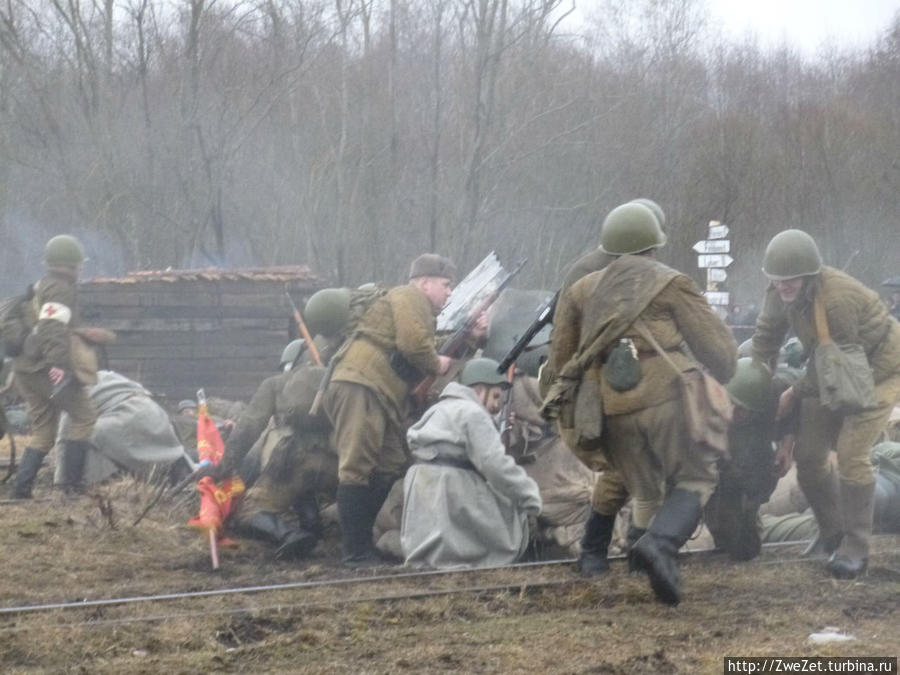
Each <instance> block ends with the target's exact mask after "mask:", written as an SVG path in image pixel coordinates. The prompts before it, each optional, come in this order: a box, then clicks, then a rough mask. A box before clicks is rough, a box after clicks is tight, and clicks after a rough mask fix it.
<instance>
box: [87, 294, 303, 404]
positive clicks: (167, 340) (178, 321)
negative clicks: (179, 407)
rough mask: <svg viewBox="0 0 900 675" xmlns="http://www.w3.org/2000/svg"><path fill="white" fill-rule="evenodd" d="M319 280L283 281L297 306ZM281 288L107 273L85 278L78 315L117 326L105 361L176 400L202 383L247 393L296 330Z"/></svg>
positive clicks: (216, 392)
mask: <svg viewBox="0 0 900 675" xmlns="http://www.w3.org/2000/svg"><path fill="white" fill-rule="evenodd" d="M320 287H321V284H319V283H318V282H317V281H315V280H314V279H313V280H308V279H306V280H295V281H289V282H288V289H289V290H290V293H291V296H292V297H293V298H294V302H295V303H296V304H297V306H298V307H300V308H301V309H302V307H303V304H304V303H305V302H306V299H307V298H308V297H309V296H310V295H311V294H312V293H314V292H315V291H316V290H318V289H319V288H320ZM284 291H285V281H284V279H278V280H275V279H272V280H269V279H245V278H243V279H184V280H176V281H171V280H165V281H156V280H151V281H140V282H131V283H110V282H109V281H108V280H106V281H98V282H91V281H88V282H85V283H83V284H82V285H81V287H80V292H79V302H80V304H81V312H82V317H83V321H84V323H86V324H91V325H97V326H102V327H104V328H109V329H112V330H114V331H115V332H116V334H117V339H116V342H115V343H113V344H111V345H108V346H107V347H106V357H107V363H108V367H109V368H110V369H112V370H115V371H117V372H119V373H122V374H123V375H125V376H127V377H129V378H132V379H134V380H136V381H138V382H140V383H142V384H143V385H144V386H145V387H146V388H147V389H149V390H150V391H151V392H153V393H154V394H157V395H160V396H162V397H164V399H165V400H166V402H167V403H169V404H171V405H175V404H176V403H177V402H178V401H179V400H181V399H184V398H194V396H195V394H196V392H197V389H199V388H201V387H202V388H204V389H205V390H206V393H207V395H208V396H216V397H220V398H226V399H231V400H238V401H240V400H243V401H246V400H249V398H250V397H251V396H252V395H253V393H254V392H255V391H256V388H257V387H258V386H259V383H260V382H262V380H263V379H265V378H266V377H268V376H269V375H271V374H273V373H274V372H276V370H277V367H278V359H279V357H280V355H281V351H282V349H284V346H285V345H286V344H287V343H288V342H289V341H290V340H292V339H294V337H295V336H296V335H297V333H298V331H297V329H296V326H295V324H294V319H293V315H292V313H291V309H290V306H289V305H288V303H287V300H286V299H285V297H284Z"/></svg>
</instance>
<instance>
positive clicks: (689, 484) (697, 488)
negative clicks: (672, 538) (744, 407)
mask: <svg viewBox="0 0 900 675" xmlns="http://www.w3.org/2000/svg"><path fill="white" fill-rule="evenodd" d="M681 408H682V406H681V401H679V400H678V399H672V400H670V401H666V402H664V403H661V404H659V405H656V406H653V407H650V408H645V409H644V410H638V411H636V412H633V413H627V414H624V415H609V416H607V417H605V418H604V424H605V428H604V431H603V447H604V450H605V452H606V453H607V457H608V458H609V461H610V463H611V464H612V466H613V468H614V469H616V471H618V472H619V473H620V474H621V476H622V479H623V482H624V484H625V487H626V488H627V490H628V492H629V493H630V494H631V497H632V499H633V511H632V518H633V520H634V525H635V526H636V527H640V528H644V529H646V528H647V527H649V525H650V520H651V519H652V517H653V515H654V514H655V513H656V511H657V510H659V507H660V506H661V505H662V503H663V501H664V500H665V498H666V495H668V494H669V492H671V490H672V489H674V488H681V489H683V490H688V491H690V492H694V493H696V494H697V495H698V496H699V497H700V503H701V504H705V503H706V501H707V500H708V499H709V497H710V495H711V494H712V493H713V490H715V487H716V482H717V480H718V475H719V474H718V467H717V463H718V460H719V457H720V455H719V454H718V453H717V452H715V451H714V450H710V449H709V448H706V447H700V448H697V447H694V446H693V445H692V444H691V442H690V438H689V435H688V429H687V426H686V424H685V420H684V414H683V412H682V409H681Z"/></svg>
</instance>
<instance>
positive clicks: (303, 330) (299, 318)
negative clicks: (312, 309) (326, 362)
mask: <svg viewBox="0 0 900 675" xmlns="http://www.w3.org/2000/svg"><path fill="white" fill-rule="evenodd" d="M284 296H285V297H286V298H287V301H288V304H289V305H290V306H291V311H292V312H293V313H294V321H296V322H297V328H299V329H300V334H301V335H302V336H303V339H304V340H306V347H307V348H308V349H309V353H310V354H312V357H313V361H315V362H316V365H317V366H321V365H322V357H321V356H319V350H318V349H317V348H316V343H315V342H313V339H312V335H310V334H309V329H308V328H307V327H306V322H305V321H304V320H303V315H302V314H300V310H299V309H297V305H295V304H294V299H293V298H292V297H291V294H290V293H289V292H288V289H287V286H285V289H284Z"/></svg>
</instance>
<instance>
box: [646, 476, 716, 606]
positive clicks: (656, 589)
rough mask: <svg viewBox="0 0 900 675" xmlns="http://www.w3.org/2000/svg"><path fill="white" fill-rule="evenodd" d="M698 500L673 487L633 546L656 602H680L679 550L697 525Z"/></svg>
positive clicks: (693, 494)
mask: <svg viewBox="0 0 900 675" xmlns="http://www.w3.org/2000/svg"><path fill="white" fill-rule="evenodd" d="M700 511H701V509H700V497H699V496H698V495H697V493H696V492H691V491H689V490H683V489H681V488H675V489H674V490H672V492H671V494H670V495H669V496H668V497H667V498H666V500H665V501H664V502H663V505H662V506H661V507H660V509H659V511H658V512H657V513H656V516H655V517H654V518H653V522H652V523H651V524H650V528H649V529H648V530H647V533H646V534H645V535H644V536H643V537H641V538H640V539H638V541H637V543H635V545H634V549H632V550H633V551H634V557H635V559H636V561H637V563H638V564H640V565H641V567H643V569H645V570H646V571H647V574H648V575H649V576H650V586H651V588H652V589H653V593H654V594H655V595H656V598H657V600H659V601H660V602H664V603H666V604H667V605H677V604H678V603H679V602H680V601H681V574H680V573H679V571H678V560H677V556H678V550H679V549H680V548H681V547H682V546H684V543H685V542H686V541H687V540H688V539H689V538H690V536H691V535H692V534H693V533H694V530H696V529H697V525H698V524H699V523H700Z"/></svg>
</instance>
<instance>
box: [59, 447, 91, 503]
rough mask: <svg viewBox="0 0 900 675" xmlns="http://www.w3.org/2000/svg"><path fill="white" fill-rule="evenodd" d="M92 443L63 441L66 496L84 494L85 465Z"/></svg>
mask: <svg viewBox="0 0 900 675" xmlns="http://www.w3.org/2000/svg"><path fill="white" fill-rule="evenodd" d="M90 448H91V443H90V441H63V442H62V443H61V448H60V449H61V450H62V459H61V461H62V467H63V470H62V481H61V482H60V487H62V488H63V489H64V490H65V491H66V494H81V493H83V492H84V463H85V461H86V459H87V453H88V450H90Z"/></svg>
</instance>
